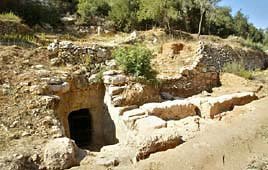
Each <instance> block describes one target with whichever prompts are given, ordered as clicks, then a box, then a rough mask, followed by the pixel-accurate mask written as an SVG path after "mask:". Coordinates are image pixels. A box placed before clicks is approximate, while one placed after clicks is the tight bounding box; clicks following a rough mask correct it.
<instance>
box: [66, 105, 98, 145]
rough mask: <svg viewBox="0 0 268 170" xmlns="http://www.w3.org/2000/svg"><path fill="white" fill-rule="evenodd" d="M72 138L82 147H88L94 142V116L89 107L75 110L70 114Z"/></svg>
mask: <svg viewBox="0 0 268 170" xmlns="http://www.w3.org/2000/svg"><path fill="white" fill-rule="evenodd" d="M68 121H69V130H70V138H71V139H73V140H74V141H75V143H76V145H77V146H78V147H80V148H87V147H89V145H90V144H91V142H92V134H93V128H92V117H91V114H90V111H89V110H88V109H80V110H76V111H73V112H71V113H70V114H69V116H68Z"/></svg>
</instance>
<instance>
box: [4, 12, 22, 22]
mask: <svg viewBox="0 0 268 170" xmlns="http://www.w3.org/2000/svg"><path fill="white" fill-rule="evenodd" d="M0 20H1V21H12V22H21V19H20V17H18V16H17V15H15V14H14V13H12V12H8V13H2V14H0Z"/></svg>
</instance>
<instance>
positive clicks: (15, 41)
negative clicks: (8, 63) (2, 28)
mask: <svg viewBox="0 0 268 170" xmlns="http://www.w3.org/2000/svg"><path fill="white" fill-rule="evenodd" d="M0 40H1V42H2V43H6V44H7V45H22V46H24V45H26V46H27V45H28V46H36V45H37V44H38V39H37V38H35V37H34V36H32V35H21V34H4V35H0Z"/></svg>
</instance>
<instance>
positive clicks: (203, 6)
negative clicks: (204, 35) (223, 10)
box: [196, 0, 219, 38]
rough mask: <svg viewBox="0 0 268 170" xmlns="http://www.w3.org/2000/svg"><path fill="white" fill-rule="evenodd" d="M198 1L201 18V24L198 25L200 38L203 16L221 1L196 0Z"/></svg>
mask: <svg viewBox="0 0 268 170" xmlns="http://www.w3.org/2000/svg"><path fill="white" fill-rule="evenodd" d="M196 2H197V5H199V8H200V20H199V26H198V38H199V36H200V34H201V29H202V23H203V18H204V16H205V14H206V12H208V11H210V10H212V9H214V8H215V6H216V4H217V3H218V2H219V0H196Z"/></svg>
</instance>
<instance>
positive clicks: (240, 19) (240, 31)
mask: <svg viewBox="0 0 268 170" xmlns="http://www.w3.org/2000/svg"><path fill="white" fill-rule="evenodd" d="M234 28H235V33H236V35H238V36H241V37H243V38H248V35H249V34H248V32H249V25H248V18H247V17H246V16H245V15H244V14H243V13H242V12H241V10H240V11H238V12H237V13H236V15H235V16H234Z"/></svg>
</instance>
